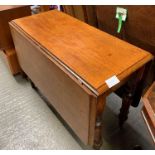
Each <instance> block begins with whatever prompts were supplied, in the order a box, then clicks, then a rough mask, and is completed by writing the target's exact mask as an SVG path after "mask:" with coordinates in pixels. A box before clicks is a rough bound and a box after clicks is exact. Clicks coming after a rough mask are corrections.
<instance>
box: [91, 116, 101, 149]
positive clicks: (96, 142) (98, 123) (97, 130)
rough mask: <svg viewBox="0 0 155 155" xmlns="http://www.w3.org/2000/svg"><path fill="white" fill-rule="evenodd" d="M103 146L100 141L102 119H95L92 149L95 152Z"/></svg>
mask: <svg viewBox="0 0 155 155" xmlns="http://www.w3.org/2000/svg"><path fill="white" fill-rule="evenodd" d="M102 144H103V140H102V119H101V118H97V121H96V126H95V139H94V145H93V148H94V149H95V150H99V149H100V147H101V146H102Z"/></svg>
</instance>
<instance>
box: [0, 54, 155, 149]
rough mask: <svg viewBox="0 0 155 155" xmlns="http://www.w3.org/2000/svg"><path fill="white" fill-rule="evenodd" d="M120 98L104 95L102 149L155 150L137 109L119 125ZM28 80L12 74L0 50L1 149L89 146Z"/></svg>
mask: <svg viewBox="0 0 155 155" xmlns="http://www.w3.org/2000/svg"><path fill="white" fill-rule="evenodd" d="M120 105H121V99H120V98H119V97H117V96H116V95H115V94H111V95H110V96H109V97H108V98H107V105H106V107H105V111H104V113H103V122H104V128H103V137H104V140H103V141H104V143H103V146H102V148H101V149H132V148H133V147H134V146H135V145H141V146H142V148H143V149H155V147H154V144H153V142H152V140H151V137H150V135H149V133H148V130H147V128H146V125H145V123H144V121H143V119H142V117H141V114H140V109H141V106H139V107H138V108H131V109H130V114H129V119H128V121H127V122H126V124H125V125H124V128H123V129H121V130H120V129H119V127H118V117H117V115H118V113H119V109H120ZM60 120H61V119H59V117H57V116H56V115H55V113H54V112H53V111H52V110H51V109H50V108H49V107H48V106H47V104H46V103H45V101H44V100H43V99H42V98H41V97H40V96H39V94H38V93H37V92H36V91H35V90H34V89H32V88H31V86H30V83H29V82H28V81H26V80H25V79H23V78H21V76H20V75H19V76H16V77H13V76H12V75H11V73H10V71H9V69H8V66H7V64H6V62H5V60H4V58H3V55H2V53H1V51H0V149H91V148H90V147H87V146H84V145H83V144H82V143H81V142H80V140H79V139H78V138H77V137H76V136H75V135H74V134H73V133H72V131H71V130H70V129H69V128H68V127H67V126H66V125H64V123H63V121H60Z"/></svg>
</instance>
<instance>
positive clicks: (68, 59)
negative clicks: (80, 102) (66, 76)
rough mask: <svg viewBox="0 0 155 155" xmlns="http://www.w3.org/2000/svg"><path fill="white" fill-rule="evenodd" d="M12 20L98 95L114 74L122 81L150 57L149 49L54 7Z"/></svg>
mask: <svg viewBox="0 0 155 155" xmlns="http://www.w3.org/2000/svg"><path fill="white" fill-rule="evenodd" d="M12 23H13V24H14V25H16V26H17V27H19V28H20V29H21V30H23V31H24V33H26V34H27V35H28V36H29V37H30V38H31V39H32V40H35V41H37V42H38V43H39V44H40V46H42V47H44V48H46V49H47V50H48V51H49V53H50V54H51V55H53V56H54V57H56V58H57V59H58V60H59V61H61V62H62V63H63V64H64V65H65V66H66V68H69V69H70V71H71V72H72V73H74V74H75V75H77V76H78V77H79V78H80V79H81V80H82V81H84V82H85V83H86V84H88V85H89V86H90V87H91V88H92V89H93V90H95V91H96V92H97V93H96V94H97V95H99V94H102V93H103V92H105V91H107V90H108V89H109V88H108V87H107V85H106V84H105V80H107V79H108V78H110V77H112V76H113V75H116V76H117V77H118V78H119V79H120V81H121V80H123V79H124V78H126V77H127V76H129V75H130V74H131V73H133V72H134V71H135V70H137V69H138V68H140V67H141V66H143V65H144V64H145V63H146V62H148V61H149V60H150V59H152V55H151V54H149V53H148V52H146V51H144V50H142V49H140V48H137V47H135V46H133V45H131V44H129V43H126V42H124V41H122V40H119V39H118V38H115V37H113V36H111V35H109V34H107V33H105V32H102V31H100V30H97V29H96V28H93V27H92V26H89V25H87V24H85V23H83V22H81V21H79V20H77V19H74V18H73V17H71V16H69V15H66V14H64V13H62V12H59V11H56V10H54V11H48V12H46V13H41V14H38V15H34V16H30V17H24V18H22V19H17V20H14V21H13V22H12ZM36 65H37V64H36ZM85 83H84V84H85Z"/></svg>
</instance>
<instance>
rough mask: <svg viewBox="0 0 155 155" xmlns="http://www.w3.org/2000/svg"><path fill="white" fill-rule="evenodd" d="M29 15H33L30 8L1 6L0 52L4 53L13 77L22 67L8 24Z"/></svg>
mask: <svg viewBox="0 0 155 155" xmlns="http://www.w3.org/2000/svg"><path fill="white" fill-rule="evenodd" d="M28 15H31V10H30V6H21V5H5V6H4V5H2V6H0V50H2V51H3V52H4V57H5V59H6V61H7V62H8V65H9V67H10V70H11V72H12V74H13V75H15V74H17V73H18V72H19V71H20V67H19V64H18V61H17V56H16V52H15V50H14V44H13V41H12V37H11V32H10V28H9V24H8V22H10V21H11V20H13V19H17V18H21V17H24V16H28Z"/></svg>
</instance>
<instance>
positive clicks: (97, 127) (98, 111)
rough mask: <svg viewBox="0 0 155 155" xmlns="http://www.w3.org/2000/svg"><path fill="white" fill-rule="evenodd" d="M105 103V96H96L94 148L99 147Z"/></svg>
mask: <svg viewBox="0 0 155 155" xmlns="http://www.w3.org/2000/svg"><path fill="white" fill-rule="evenodd" d="M105 103H106V99H105V96H103V95H102V96H99V97H98V98H97V107H96V123H95V136H94V145H93V148H94V149H100V147H101V145H102V143H103V139H102V125H103V124H102V112H103V109H104V106H105Z"/></svg>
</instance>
